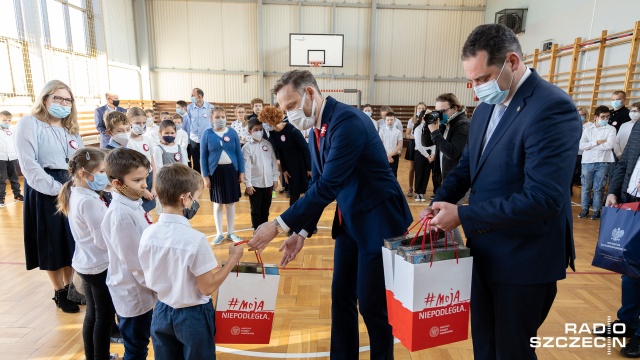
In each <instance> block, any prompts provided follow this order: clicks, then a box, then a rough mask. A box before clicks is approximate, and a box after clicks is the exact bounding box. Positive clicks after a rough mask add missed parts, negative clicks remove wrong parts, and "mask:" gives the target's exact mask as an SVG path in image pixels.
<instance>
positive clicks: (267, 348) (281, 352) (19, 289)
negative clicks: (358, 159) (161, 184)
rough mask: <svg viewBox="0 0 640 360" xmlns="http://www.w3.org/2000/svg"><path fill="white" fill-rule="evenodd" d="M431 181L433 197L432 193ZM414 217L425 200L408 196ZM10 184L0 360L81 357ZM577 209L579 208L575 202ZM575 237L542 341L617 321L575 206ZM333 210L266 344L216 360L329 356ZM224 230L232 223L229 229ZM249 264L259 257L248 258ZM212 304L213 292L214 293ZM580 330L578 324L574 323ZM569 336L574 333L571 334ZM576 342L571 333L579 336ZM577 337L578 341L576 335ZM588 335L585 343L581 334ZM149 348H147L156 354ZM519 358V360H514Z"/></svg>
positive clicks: (75, 320)
mask: <svg viewBox="0 0 640 360" xmlns="http://www.w3.org/2000/svg"><path fill="white" fill-rule="evenodd" d="M399 174H400V175H399V181H400V185H401V186H402V187H403V189H405V192H406V189H407V188H408V182H407V179H408V162H407V161H405V160H401V163H400V171H399ZM431 193H432V191H431V184H429V191H428V193H427V195H431ZM407 200H408V202H409V205H410V208H411V211H412V213H413V215H414V218H417V216H418V213H419V212H420V210H421V209H422V208H423V207H424V206H426V203H415V202H414V200H413V199H412V198H411V199H409V198H408V199H407ZM12 201H13V200H12V196H11V192H10V189H9V188H8V187H7V206H6V207H4V208H0V344H2V345H1V348H2V350H0V359H17V360H19V359H74V360H75V359H84V352H83V346H82V321H83V318H84V307H81V311H80V313H79V314H65V313H63V312H61V311H60V310H58V309H57V308H56V307H55V305H54V303H53V301H51V300H50V299H51V297H52V296H53V290H52V287H51V284H50V282H49V280H48V278H47V276H46V275H45V274H44V273H43V272H41V271H38V270H33V271H26V270H25V264H24V251H23V239H22V204H20V203H12ZM200 201H201V203H202V207H201V208H200V211H199V212H198V215H197V216H196V217H195V218H194V220H192V222H191V224H192V225H193V226H194V227H195V228H196V229H197V230H199V231H202V232H204V233H205V234H207V235H211V234H215V227H214V224H213V216H212V206H211V202H210V201H209V199H208V195H207V194H205V195H203V197H202V198H201V199H200ZM573 201H574V202H575V203H577V204H579V202H580V189H579V188H574V196H573ZM577 204H575V205H577ZM287 207H288V199H286V198H285V197H284V195H283V194H278V197H277V199H275V200H274V203H273V205H272V207H271V215H270V217H269V218H270V219H271V218H274V217H275V216H276V215H277V214H280V213H281V212H283V211H284V210H285V209H286V208H287ZM573 209H574V211H573V213H574V234H575V243H576V252H577V255H578V259H577V260H576V267H577V272H576V273H572V272H569V273H568V274H567V279H565V280H563V281H561V282H559V286H558V295H557V297H556V300H555V303H554V305H553V308H552V309H551V313H550V314H549V316H548V318H547V320H546V322H545V323H544V324H543V326H542V328H541V329H540V332H539V336H564V324H565V323H577V324H582V323H588V324H591V323H594V322H595V323H604V322H606V321H607V316H611V317H612V320H614V319H615V318H616V311H617V309H618V307H619V305H620V276H619V275H616V274H613V273H609V272H607V271H604V270H602V269H598V268H594V267H592V266H591V265H590V264H591V259H592V257H593V253H594V247H595V244H596V240H597V233H598V226H599V221H592V220H588V219H578V218H577V214H578V212H579V210H580V207H579V206H574V208H573ZM334 211H335V204H332V205H330V206H329V207H327V209H326V211H325V213H324V214H323V216H322V219H321V221H320V223H319V224H318V226H319V230H318V234H317V235H315V236H314V237H313V238H312V239H311V240H308V241H307V242H306V246H305V247H304V249H303V250H302V252H301V254H300V255H299V256H298V258H297V259H296V260H295V261H294V262H293V263H291V264H289V266H288V268H286V269H282V270H281V279H280V288H279V292H278V299H277V309H276V313H275V320H274V326H273V333H272V335H271V343H270V344H269V345H253V346H251V345H219V346H218V352H217V357H218V359H223V360H226V359H230V360H232V359H233V360H235V359H256V358H258V359H265V358H289V359H293V358H296V359H298V358H320V359H326V358H328V357H327V352H328V351H329V335H330V327H331V297H330V294H331V277H332V266H333V240H332V239H331V235H330V234H331V233H330V226H331V221H332V216H333V214H334ZM235 227H236V229H244V230H243V231H237V233H238V235H240V236H242V237H245V238H250V236H251V233H252V232H251V230H250V229H249V228H250V227H251V221H250V216H249V201H248V198H247V197H242V198H241V200H240V202H239V203H238V205H237V207H236V224H235ZM224 229H225V230H226V225H225V227H224ZM283 240H284V238H283V237H278V238H276V240H274V241H273V242H272V244H271V245H270V246H269V248H268V249H267V250H265V252H264V253H263V258H264V261H265V262H267V263H279V260H280V257H279V253H278V251H277V249H278V247H279V246H280V244H281V243H282V241H283ZM228 244H229V242H228V241H226V242H225V243H223V245H218V246H216V247H214V252H215V255H216V257H217V259H218V261H219V262H220V261H222V260H226V257H227V255H226V254H227V246H228ZM244 259H245V260H246V261H253V260H255V259H254V256H253V254H251V253H247V254H246V255H245V257H244ZM214 299H215V295H214ZM578 326H580V325H578ZM569 336H571V335H569ZM574 336H575V335H574ZM578 336H580V335H578ZM582 336H587V337H588V336H589V335H588V334H583V335H582ZM368 341H369V339H368V336H367V332H366V328H365V326H364V324H363V323H362V321H361V322H360V345H361V346H362V347H366V346H367V345H368ZM111 351H112V352H117V353H119V354H120V356H122V355H123V354H124V349H123V346H122V345H116V344H112V346H111ZM618 351H619V347H617V348H614V349H613V351H612V354H611V355H608V354H607V350H606V349H602V348H562V349H557V348H556V349H540V350H538V352H537V353H538V356H539V358H540V359H584V360H586V359H611V358H617V357H621V356H620V355H619V352H618ZM360 354H361V355H360V358H361V359H369V353H368V351H367V348H361V353H360ZM152 356H153V349H152V348H151V346H150V356H149V358H152ZM395 358H396V359H438V360H446V359H456V360H458V359H472V358H473V352H472V345H471V340H470V339H469V340H467V341H463V342H458V343H455V344H451V345H447V346H441V347H438V348H435V349H429V350H425V351H420V352H415V353H410V352H409V351H407V350H406V349H405V348H404V347H403V346H402V345H401V344H396V345H395ZM514 360H517V359H514Z"/></svg>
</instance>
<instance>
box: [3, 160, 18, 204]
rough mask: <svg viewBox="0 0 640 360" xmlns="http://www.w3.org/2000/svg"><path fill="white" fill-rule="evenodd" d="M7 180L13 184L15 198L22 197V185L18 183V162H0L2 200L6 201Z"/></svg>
mask: <svg viewBox="0 0 640 360" xmlns="http://www.w3.org/2000/svg"><path fill="white" fill-rule="evenodd" d="M7 179H9V181H10V182H11V190H12V191H13V196H14V197H15V196H18V195H20V183H19V182H18V160H0V200H4V197H5V195H6V194H5V193H6V189H7Z"/></svg>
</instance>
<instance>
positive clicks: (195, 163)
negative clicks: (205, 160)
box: [187, 140, 202, 173]
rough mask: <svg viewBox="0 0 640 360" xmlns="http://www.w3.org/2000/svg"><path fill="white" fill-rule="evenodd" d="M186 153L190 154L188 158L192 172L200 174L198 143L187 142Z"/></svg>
mask: <svg viewBox="0 0 640 360" xmlns="http://www.w3.org/2000/svg"><path fill="white" fill-rule="evenodd" d="M187 151H190V152H191V154H190V155H188V156H191V165H192V167H193V170H195V171H197V172H199V173H202V168H201V167H200V143H197V142H195V141H193V140H189V146H188V147H187Z"/></svg>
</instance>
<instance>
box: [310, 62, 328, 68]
mask: <svg viewBox="0 0 640 360" xmlns="http://www.w3.org/2000/svg"><path fill="white" fill-rule="evenodd" d="M322 65H324V61H309V66H310V67H314V68H319V67H321V66H322Z"/></svg>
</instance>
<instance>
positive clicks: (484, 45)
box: [461, 24, 522, 67]
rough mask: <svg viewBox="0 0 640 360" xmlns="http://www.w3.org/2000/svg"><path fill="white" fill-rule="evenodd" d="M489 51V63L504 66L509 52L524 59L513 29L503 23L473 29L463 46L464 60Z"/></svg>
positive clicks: (489, 64)
mask: <svg viewBox="0 0 640 360" xmlns="http://www.w3.org/2000/svg"><path fill="white" fill-rule="evenodd" d="M480 51H485V52H486V53H487V65H488V66H492V65H493V66H497V67H502V64H503V63H504V62H505V59H506V58H507V53H510V52H514V53H516V54H517V55H518V56H519V57H520V59H522V48H521V47H520V42H519V41H518V38H517V37H516V34H515V33H514V32H513V30H511V29H509V28H508V27H506V26H504V25H501V24H485V25H480V26H478V27H476V28H475V29H473V31H472V32H471V34H469V37H467V41H465V43H464V46H463V47H462V56H461V57H462V60H463V61H464V60H467V59H469V58H472V57H475V56H477V55H478V53H479V52H480Z"/></svg>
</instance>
